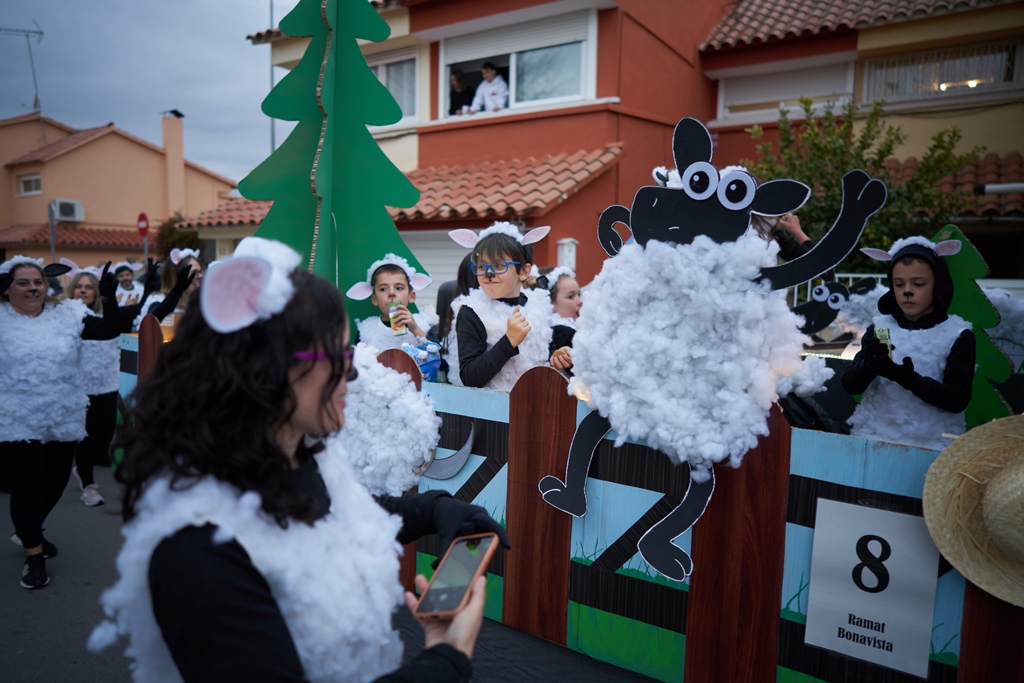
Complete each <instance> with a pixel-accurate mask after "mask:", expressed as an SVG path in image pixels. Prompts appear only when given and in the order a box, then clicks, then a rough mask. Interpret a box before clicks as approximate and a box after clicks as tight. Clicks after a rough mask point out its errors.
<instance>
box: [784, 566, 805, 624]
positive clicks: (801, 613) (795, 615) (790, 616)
mask: <svg viewBox="0 0 1024 683" xmlns="http://www.w3.org/2000/svg"><path fill="white" fill-rule="evenodd" d="M810 585H811V584H810V582H809V581H805V580H804V573H803V572H800V589H799V590H798V591H797V592H796V594H795V595H793V597H791V598H790V599H789V600H788V601H787V602H786V604H785V605H784V606H783V608H782V618H783V619H786V620H788V621H795V622H796V623H798V624H806V623H807V612H806V611H805V610H804V606H803V604H802V601H801V596H802V595H803V594H804V592H806V591H807V590H808V588H809V586H810ZM794 602H796V609H795V610H794V609H790V607H792V606H793V603H794Z"/></svg>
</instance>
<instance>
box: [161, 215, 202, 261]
mask: <svg viewBox="0 0 1024 683" xmlns="http://www.w3.org/2000/svg"><path fill="white" fill-rule="evenodd" d="M183 220H185V219H184V218H182V216H181V214H180V213H176V214H174V215H173V216H171V217H170V218H168V219H167V220H165V221H164V222H163V223H161V224H160V226H159V227H157V229H156V244H155V245H151V246H155V247H156V249H155V251H153V252H150V256H152V257H154V258H164V259H165V258H167V257H168V256H169V255H170V253H171V249H175V248H177V249H198V248H199V234H198V233H195V232H186V231H184V230H178V223H181V222H182V221H183ZM150 236H151V237H152V233H150Z"/></svg>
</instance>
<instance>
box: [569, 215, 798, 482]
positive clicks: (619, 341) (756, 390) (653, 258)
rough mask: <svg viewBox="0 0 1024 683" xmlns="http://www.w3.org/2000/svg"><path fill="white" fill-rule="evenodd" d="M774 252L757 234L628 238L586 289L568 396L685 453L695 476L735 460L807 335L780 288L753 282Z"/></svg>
mask: <svg viewBox="0 0 1024 683" xmlns="http://www.w3.org/2000/svg"><path fill="white" fill-rule="evenodd" d="M777 253H778V245H777V244H775V243H774V242H771V243H768V242H765V241H764V240H763V239H761V238H760V237H758V236H757V234H756V233H754V232H753V231H752V230H747V232H746V233H745V234H744V235H743V236H741V237H740V238H739V239H738V240H737V241H735V242H731V243H727V244H716V243H715V242H713V241H711V240H710V239H709V238H707V237H705V236H699V237H697V238H696V239H695V240H694V241H693V243H691V244H688V245H682V246H680V245H672V244H665V243H662V242H657V241H651V242H648V243H647V246H646V248H643V247H641V246H639V245H637V244H635V243H633V244H627V245H626V246H624V247H623V248H622V251H621V252H619V254H618V255H616V256H615V257H614V258H611V259H608V260H607V261H605V263H604V267H603V268H602V269H601V272H600V273H599V274H598V276H597V277H596V278H595V279H594V281H593V282H592V283H591V284H590V285H589V286H588V288H587V303H586V305H585V306H584V307H583V308H582V309H581V311H580V318H579V331H578V332H577V333H576V337H575V339H574V340H573V370H574V372H575V375H576V376H575V378H574V379H573V380H572V382H571V383H570V392H574V393H576V394H577V395H580V396H582V397H585V398H586V400H587V402H588V403H589V404H590V406H591V407H593V408H595V409H597V410H598V411H599V412H600V413H601V414H602V415H604V416H606V417H607V418H608V420H609V421H610V422H611V425H612V427H613V428H614V429H615V430H616V431H617V432H618V443H622V442H623V441H624V440H625V439H626V438H634V439H644V440H645V441H646V442H647V444H648V445H650V446H651V447H652V448H656V449H658V450H660V451H662V452H663V453H665V454H666V455H667V456H668V457H669V458H670V459H671V460H672V461H673V462H675V463H677V464H678V463H681V462H683V461H688V462H689V463H690V465H691V467H692V475H691V476H692V477H693V479H694V480H695V481H705V480H707V478H708V477H709V476H710V468H711V466H712V465H713V464H714V463H719V462H723V461H728V463H729V464H730V465H731V466H733V467H738V466H739V465H740V463H741V462H742V459H743V455H744V454H745V453H746V452H747V451H748V450H750V449H751V448H753V447H754V446H755V445H756V444H757V436H758V435H764V434H767V433H768V426H767V416H768V411H769V409H770V408H771V404H772V402H773V401H775V400H776V399H777V398H778V394H777V382H778V378H779V376H780V375H793V374H795V373H797V372H798V371H800V369H801V368H802V367H803V365H802V363H801V360H800V353H801V351H803V345H804V343H805V342H808V341H809V339H808V338H807V337H806V336H804V335H803V334H801V333H800V331H799V328H800V325H801V324H802V319H801V318H800V317H799V316H797V315H796V314H794V313H793V312H792V311H790V310H789V308H788V307H787V306H786V302H785V299H784V297H783V294H782V293H781V292H772V291H771V290H770V289H769V284H768V283H767V282H761V283H755V282H754V279H755V278H756V277H757V276H758V275H759V273H760V269H761V268H762V267H765V266H771V265H775V263H776V254H777Z"/></svg>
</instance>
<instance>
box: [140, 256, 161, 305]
mask: <svg viewBox="0 0 1024 683" xmlns="http://www.w3.org/2000/svg"><path fill="white" fill-rule="evenodd" d="M142 289H143V292H144V293H145V296H148V295H150V294H152V293H153V292H155V291H157V290H158V289H160V266H159V265H157V264H156V263H155V262H154V261H153V259H152V258H149V259H146V280H145V282H144V283H143V285H142ZM140 303H141V302H140Z"/></svg>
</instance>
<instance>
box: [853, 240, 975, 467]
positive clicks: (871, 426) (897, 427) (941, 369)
mask: <svg viewBox="0 0 1024 683" xmlns="http://www.w3.org/2000/svg"><path fill="white" fill-rule="evenodd" d="M950 244H955V245H956V246H955V247H948V248H947V250H944V249H943V248H942V247H943V245H950ZM959 245H960V243H959V242H943V243H940V244H939V245H935V244H932V242H931V241H930V240H928V239H927V238H925V237H908V238H906V239H901V240H897V241H896V242H895V243H893V245H892V248H891V249H890V250H889V253H886V252H879V251H878V250H864V251H865V252H866V253H868V255H870V256H872V257H873V258H878V255H876V254H884V255H885V257H889V254H890V253H891V260H890V262H889V270H888V278H889V282H890V283H891V282H892V274H893V269H894V268H895V266H896V264H897V263H898V262H899V260H900V259H902V258H904V257H906V256H914V257H916V258H919V259H922V260H924V261H925V262H927V263H928V264H929V266H931V269H932V273H933V274H934V277H935V286H934V289H933V303H934V310H933V311H932V312H930V313H926V314H924V315H922V316H920V317H919V318H918V319H917V320H908V319H907V317H906V316H905V315H904V314H903V311H902V310H900V307H899V305H898V304H897V302H896V297H897V296H899V295H900V293H899V292H896V291H895V290H894V289H890V290H889V291H887V292H886V293H885V294H884V295H883V296H882V297H881V298H880V299H879V300H878V310H879V312H880V313H881V315H879V316H876V317H875V319H874V322H873V324H872V325H871V326H870V327H868V329H867V331H866V332H865V334H864V341H863V342H862V349H861V351H860V352H859V353H858V354H857V355H856V356H855V357H854V359H853V362H852V363H851V364H850V365H849V366H848V367H847V368H846V370H845V371H844V373H843V377H842V383H843V389H845V390H846V391H847V392H848V393H851V394H860V393H863V395H864V397H863V399H862V400H861V402H860V404H859V405H858V406H857V409H856V410H855V411H854V412H853V415H851V416H850V419H849V423H850V426H851V429H850V434H851V435H853V436H861V437H864V438H869V439H877V440H879V441H890V442H894V443H904V444H909V445H912V446H917V447H919V448H928V449H931V450H937V451H941V450H943V449H945V447H946V446H948V445H949V443H950V439H948V438H945V437H943V436H942V435H943V434H953V435H959V434H963V433H964V431H965V429H966V419H965V417H964V411H965V410H966V409H967V404H968V403H970V401H971V385H972V383H973V381H974V362H975V356H976V345H977V342H976V340H975V337H974V333H973V331H972V328H971V323H969V322H967V321H966V320H964V319H963V318H961V317H959V316H956V315H949V314H948V312H947V311H948V310H949V305H950V304H951V303H952V301H953V279H952V278H951V277H950V274H949V267H948V266H947V265H946V262H945V260H944V259H943V258H942V256H941V255H940V254H938V253H936V251H937V250H938V251H939V252H940V253H944V254H955V253H956V252H957V251H959ZM872 252H874V253H872ZM885 260H889V259H888V258H887V259H885ZM878 328H887V329H888V330H889V336H890V340H891V342H892V346H893V349H892V361H888V362H886V363H884V367H885V369H883V370H882V372H884V373H885V374H888V375H889V377H885V376H882V375H880V374H879V370H878V367H877V364H876V363H873V362H872V361H871V358H870V355H871V352H870V346H871V344H872V342H875V343H877V338H876V336H875V330H876V329H878ZM908 358H909V359H911V362H910V363H909V364H908V363H907V359H908Z"/></svg>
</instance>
